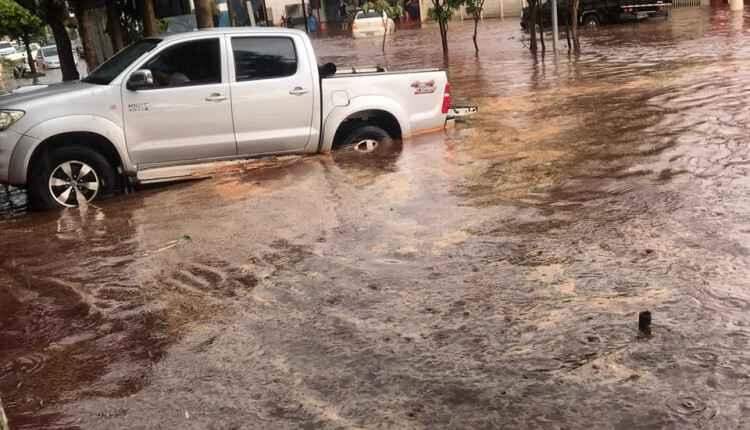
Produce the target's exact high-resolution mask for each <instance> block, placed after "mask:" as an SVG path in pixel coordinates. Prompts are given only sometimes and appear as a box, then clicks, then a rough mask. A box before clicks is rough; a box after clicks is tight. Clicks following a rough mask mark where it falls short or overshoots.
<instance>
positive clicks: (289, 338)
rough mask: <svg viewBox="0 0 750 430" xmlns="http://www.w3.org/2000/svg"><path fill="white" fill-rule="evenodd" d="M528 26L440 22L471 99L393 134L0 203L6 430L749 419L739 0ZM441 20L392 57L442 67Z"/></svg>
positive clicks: (454, 78) (745, 80) (394, 49)
mask: <svg viewBox="0 0 750 430" xmlns="http://www.w3.org/2000/svg"><path fill="white" fill-rule="evenodd" d="M517 26H518V23H517V21H513V20H506V21H505V22H502V23H501V22H499V21H491V20H488V21H485V22H484V23H483V24H482V28H481V33H480V47H481V48H482V49H483V51H482V55H481V56H480V57H479V58H478V59H477V58H475V57H474V54H473V51H472V50H471V47H472V45H471V31H470V30H471V28H470V25H469V24H468V23H466V24H465V25H461V24H456V25H453V26H452V27H451V29H450V37H451V48H452V53H451V66H450V75H451V82H452V84H453V88H454V93H455V96H456V97H457V98H458V99H460V100H467V101H471V102H472V103H476V104H478V105H479V106H480V109H481V111H480V114H479V115H477V116H476V117H474V118H473V119H472V120H471V121H470V122H468V123H465V124H458V125H457V126H456V127H455V128H453V129H450V130H448V131H447V132H446V133H444V134H441V133H439V134H433V135H425V136H420V137H418V138H415V139H413V140H410V141H407V142H405V143H404V144H403V147H402V148H400V149H399V150H397V151H396V152H395V153H393V154H391V155H390V156H388V157H383V158H380V159H377V160H366V161H363V160H359V159H353V158H351V157H349V156H347V155H346V154H336V153H334V154H333V155H325V156H309V157H284V158H280V159H270V160H261V161H255V162H250V163H247V164H243V165H240V166H236V167H230V168H225V169H223V170H222V171H219V172H216V174H215V176H214V177H213V178H211V179H207V180H203V181H198V182H192V183H183V184H176V185H171V186H166V187H160V188H152V189H148V190H143V191H140V192H137V193H134V194H129V195H126V196H121V197H118V198H115V199H111V200H108V201H105V202H101V204H98V205H97V206H95V207H93V206H90V207H88V208H85V209H74V210H65V211H61V212H50V213H37V214H24V213H23V211H22V209H20V210H19V209H17V210H16V215H14V216H11V215H5V220H4V221H2V222H0V235H1V237H2V244H3V248H2V250H0V316H2V318H1V319H0V345H2V348H1V349H0V395H1V396H2V398H3V402H4V403H5V406H6V408H7V412H8V415H9V418H10V420H11V424H12V425H13V428H40V429H41V428H44V429H50V428H86V429H89V428H92V429H110V428H185V429H187V428H196V429H197V428H201V429H203V428H216V429H219V428H221V429H224V428H248V429H253V428H261V427H266V428H274V429H276V428H289V429H297V428H309V429H312V428H415V429H419V428H425V429H427V428H429V429H433V428H493V429H494V428H545V429H546V428H559V429H562V428H582V427H590V428H617V429H636V428H644V429H645V428H675V429H684V428H703V429H714V428H715V429H718V428H742V427H743V426H745V424H743V423H744V422H746V417H748V416H750V397H749V396H748V394H747V393H748V388H749V385H750V380H749V379H748V374H749V372H750V349H749V348H748V347H749V346H750V319H749V318H748V310H750V290H748V289H747V279H748V278H749V275H750V268H749V267H748V256H749V255H750V250H749V249H748V247H747V245H746V244H745V241H746V240H748V238H749V237H750V207H748V205H747V196H748V191H747V190H748V189H749V187H750V180H749V179H748V166H750V149H748V148H749V147H748V146H747V145H746V143H747V139H748V129H749V128H750V108H749V107H748V106H750V105H749V104H748V103H747V100H748V99H749V98H750V73H748V70H750V45H748V44H747V43H745V40H746V38H747V36H748V35H750V16H746V17H744V18H743V17H737V16H734V15H732V14H730V13H729V12H728V11H723V10H713V11H711V10H703V11H701V10H698V9H692V10H679V11H676V12H675V14H674V17H673V18H672V19H671V20H669V21H662V20H658V21H653V22H646V23H641V24H640V25H624V26H617V27H607V28H602V29H600V30H598V31H596V32H592V33H588V34H586V35H585V37H584V53H583V54H582V55H581V57H580V58H569V57H568V56H567V55H563V56H561V58H559V59H557V61H555V59H554V58H552V57H550V56H547V57H546V58H545V59H544V60H543V61H534V60H533V58H532V57H530V56H529V55H528V54H527V53H526V51H525V50H524V48H523V46H522V40H521V39H522V35H521V33H520V32H519V31H517ZM436 38H437V30H436V29H422V30H408V31H402V32H399V33H398V34H397V35H396V37H395V40H394V41H393V42H392V43H391V44H389V46H388V55H387V57H386V60H387V61H386V62H387V63H388V64H389V66H390V67H391V68H393V69H399V68H406V67H414V66H419V67H422V66H430V65H436V66H439V65H440V64H441V62H442V59H441V55H440V52H439V43H435V40H437V39H436ZM315 45H316V47H317V49H319V50H320V53H321V55H322V56H323V59H324V60H334V61H336V62H338V63H348V64H352V63H354V64H361V65H365V64H373V63H376V62H381V61H382V57H381V56H380V54H379V42H378V41H367V40H358V41H351V40H349V39H345V38H335V39H324V40H323V39H321V40H316V41H315ZM15 198H16V199H17V200H16V206H19V205H20V206H22V204H23V196H21V195H15ZM3 204H6V203H3ZM19 212H20V213H19ZM643 310H650V311H651V312H652V314H653V320H654V323H653V334H652V336H651V337H644V336H641V335H639V333H638V329H637V317H638V312H640V311H643Z"/></svg>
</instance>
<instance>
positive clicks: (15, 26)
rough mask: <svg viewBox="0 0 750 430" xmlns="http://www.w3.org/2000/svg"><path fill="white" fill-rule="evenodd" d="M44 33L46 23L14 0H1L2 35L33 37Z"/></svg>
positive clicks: (0, 25) (20, 37)
mask: <svg viewBox="0 0 750 430" xmlns="http://www.w3.org/2000/svg"><path fill="white" fill-rule="evenodd" d="M43 34H44V23H43V22H42V20H41V19H39V18H38V17H36V16H34V15H33V14H32V13H31V12H29V11H28V10H27V9H26V8H24V7H23V6H21V5H19V4H18V3H16V2H15V1H13V0H0V35H2V36H9V37H10V38H12V39H23V40H24V42H26V39H32V38H36V37H40V36H42V35H43Z"/></svg>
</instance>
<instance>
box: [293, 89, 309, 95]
mask: <svg viewBox="0 0 750 430" xmlns="http://www.w3.org/2000/svg"><path fill="white" fill-rule="evenodd" d="M307 93H309V91H308V90H306V89H304V88H302V87H294V89H293V90H290V91H289V94H291V95H293V96H301V95H304V94H307Z"/></svg>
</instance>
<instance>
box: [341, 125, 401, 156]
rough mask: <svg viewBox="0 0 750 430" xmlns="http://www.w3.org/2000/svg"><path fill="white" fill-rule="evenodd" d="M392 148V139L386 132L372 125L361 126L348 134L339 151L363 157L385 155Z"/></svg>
mask: <svg viewBox="0 0 750 430" xmlns="http://www.w3.org/2000/svg"><path fill="white" fill-rule="evenodd" d="M394 146H395V143H394V141H393V138H392V137H391V136H390V135H389V134H388V132H387V131H385V130H383V129H382V128H380V127H377V126H374V125H362V126H360V127H357V128H355V129H354V130H352V132H351V133H349V135H348V136H347V137H346V138H345V139H344V141H343V142H342V143H341V145H340V146H339V149H340V150H342V151H350V152H355V153H359V154H363V155H367V154H387V153H390V152H391V151H392V150H393V148H394Z"/></svg>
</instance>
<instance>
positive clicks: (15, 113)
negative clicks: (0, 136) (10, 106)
mask: <svg viewBox="0 0 750 430" xmlns="http://www.w3.org/2000/svg"><path fill="white" fill-rule="evenodd" d="M24 113H25V112H24V111H22V110H0V131H4V130H6V129H7V128H8V127H10V126H11V125H13V124H14V123H15V122H16V121H18V120H19V119H21V118H22V117H23V115H24Z"/></svg>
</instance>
